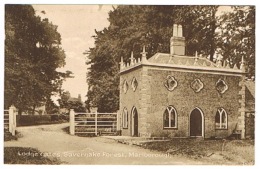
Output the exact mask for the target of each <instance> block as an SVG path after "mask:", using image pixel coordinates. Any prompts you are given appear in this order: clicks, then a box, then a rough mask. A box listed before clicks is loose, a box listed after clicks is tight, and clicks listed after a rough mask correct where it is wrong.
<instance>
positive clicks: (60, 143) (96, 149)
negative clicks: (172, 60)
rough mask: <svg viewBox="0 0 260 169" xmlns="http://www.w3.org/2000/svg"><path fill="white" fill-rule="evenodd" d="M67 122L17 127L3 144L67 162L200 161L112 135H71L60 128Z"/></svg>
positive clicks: (185, 162)
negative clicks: (122, 141)
mask: <svg viewBox="0 0 260 169" xmlns="http://www.w3.org/2000/svg"><path fill="white" fill-rule="evenodd" d="M67 126H68V124H55V125H41V126H30V127H18V128H17V130H18V131H19V132H20V133H21V134H22V135H23V137H22V138H19V139H18V141H8V142H4V146H5V147H7V146H9V147H10V146H12V147H13V146H17V147H18V146H19V147H32V148H37V149H39V150H40V151H41V152H44V155H46V156H53V157H58V158H60V159H61V161H63V162H65V163H67V164H176V165H188V164H194V165H196V164H202V163H201V162H199V161H194V160H191V159H186V158H183V157H176V156H171V155H168V154H163V153H160V152H157V151H150V150H148V149H143V148H140V147H138V146H133V145H125V144H120V143H117V142H116V141H114V140H112V139H107V138H102V137H92V138H89V137H78V136H71V135H69V134H67V133H65V132H64V131H63V130H62V129H63V128H65V127H67ZM21 153H22V152H21ZM25 153H26V152H25ZM27 153H28V152H27ZM32 158H33V157H32Z"/></svg>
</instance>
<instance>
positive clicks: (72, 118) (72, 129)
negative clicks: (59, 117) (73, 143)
mask: <svg viewBox="0 0 260 169" xmlns="http://www.w3.org/2000/svg"><path fill="white" fill-rule="evenodd" d="M70 134H71V135H75V112H74V109H70Z"/></svg>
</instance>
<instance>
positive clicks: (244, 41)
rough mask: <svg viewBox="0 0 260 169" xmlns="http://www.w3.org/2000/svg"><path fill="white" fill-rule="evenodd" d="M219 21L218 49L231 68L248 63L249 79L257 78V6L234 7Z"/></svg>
mask: <svg viewBox="0 0 260 169" xmlns="http://www.w3.org/2000/svg"><path fill="white" fill-rule="evenodd" d="M232 9H233V10H232V11H230V12H227V13H226V14H224V15H222V16H221V17H220V19H219V23H220V28H219V30H220V33H219V34H218V41H217V43H218V47H219V48H220V52H221V54H222V55H223V58H224V60H227V62H229V64H230V65H231V66H234V65H235V64H236V65H237V66H239V65H240V64H241V63H240V62H241V59H242V57H244V59H245V61H247V65H248V69H247V71H248V72H249V74H248V77H251V76H255V6H233V7H232Z"/></svg>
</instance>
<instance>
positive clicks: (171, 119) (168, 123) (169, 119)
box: [163, 106, 177, 128]
mask: <svg viewBox="0 0 260 169" xmlns="http://www.w3.org/2000/svg"><path fill="white" fill-rule="evenodd" d="M163 128H177V114H176V110H175V109H174V108H173V107H172V106H169V107H167V108H166V110H165V112H164V114H163Z"/></svg>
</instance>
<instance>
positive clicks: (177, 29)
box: [170, 24, 185, 56]
mask: <svg viewBox="0 0 260 169" xmlns="http://www.w3.org/2000/svg"><path fill="white" fill-rule="evenodd" d="M182 32H183V31H182V26H181V25H176V24H174V25H173V36H172V37H171V39H170V54H171V56H173V55H185V38H184V37H183V33H182Z"/></svg>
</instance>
